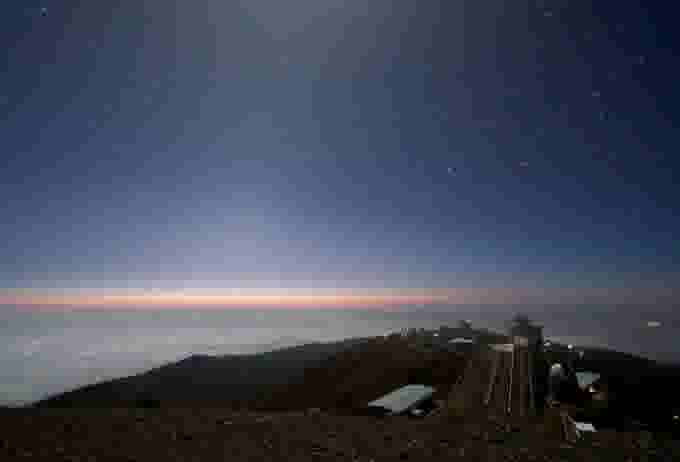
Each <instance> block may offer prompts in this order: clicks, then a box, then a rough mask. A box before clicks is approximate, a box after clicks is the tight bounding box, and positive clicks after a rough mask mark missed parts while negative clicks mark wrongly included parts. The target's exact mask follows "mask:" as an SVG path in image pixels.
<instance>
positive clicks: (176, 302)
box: [0, 288, 677, 309]
mask: <svg viewBox="0 0 680 462" xmlns="http://www.w3.org/2000/svg"><path fill="white" fill-rule="evenodd" d="M676 296H677V294H676V293H675V291H673V290H671V291H663V290H662V291H658V290H652V291H650V290H645V289H639V290H632V289H625V290H622V289H604V288H600V289H592V288H591V289H537V288H534V289H527V288H523V289H522V288H455V289H454V288H451V289H420V290H401V289H386V290H374V291H357V290H354V291H352V290H344V291H330V290H329V291H319V290H307V291H304V290H300V291H284V290H259V291H257V292H255V291H252V292H250V293H247V292H244V291H236V290H234V291H215V290H204V291H193V292H144V291H136V292H118V293H115V292H112V291H97V292H93V291H90V292H87V293H83V292H82V291H73V292H71V293H68V292H63V293H49V292H45V293H35V292H34V291H30V290H23V291H6V292H5V293H4V294H3V293H2V292H0V306H2V305H16V306H23V307H34V308H40V307H43V308H51V307H53V308H59V307H63V308H108V307H124V308H140V309H143V308H191V307H200V308H224V309H228V308H249V307H255V308H380V307H384V308H391V307H398V306H405V305H433V304H447V305H459V304H510V303H512V304H518V303H544V304H552V303H574V304H583V303H640V302H650V301H653V300H658V299H659V297H661V298H667V297H670V298H671V299H674V298H676Z"/></svg>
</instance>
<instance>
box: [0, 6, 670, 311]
mask: <svg viewBox="0 0 680 462" xmlns="http://www.w3.org/2000/svg"><path fill="white" fill-rule="evenodd" d="M659 3H661V2H642V1H628V0H622V1H620V2H616V5H613V4H612V3H611V2H609V1H603V0H595V1H593V2H567V1H566V0H552V1H551V0H544V1H541V2H537V1H525V0H513V1H508V0H504V1H500V0H484V1H467V0H461V1H438V0H433V1H427V2H392V1H386V0H375V1H371V2H366V1H363V0H361V1H360V0H288V1H286V2H282V1H275V0H227V1H224V0H193V1H191V2H187V1H168V0H135V1H128V0H124V1H120V2H84V1H75V0H63V1H57V0H51V1H44V2H38V1H29V0H26V1H10V2H8V4H6V5H3V12H2V15H0V43H2V47H1V50H2V51H1V52H0V56H1V57H2V59H1V60H0V116H1V119H0V139H1V140H2V149H1V151H0V156H1V157H0V162H1V167H2V168H0V197H2V201H0V207H1V209H0V210H1V213H0V241H1V242H2V245H0V303H10V304H11V303H17V302H18V301H22V300H23V301H24V302H27V303H47V301H48V299H49V297H50V296H54V294H59V296H63V297H66V296H68V297H71V298H69V303H75V304H77V300H76V299H74V298H73V297H76V298H77V297H85V295H83V294H87V297H93V296H95V297H97V296H112V294H113V295H115V296H118V297H120V296H123V297H126V296H127V294H132V293H134V294H135V297H137V298H134V297H133V298H132V299H130V300H132V301H134V302H135V303H140V304H143V303H144V300H143V299H140V298H139V297H142V298H143V297H144V296H145V294H149V293H156V294H175V295H176V296H177V297H182V295H181V294H186V293H189V292H190V293H192V294H194V295H192V296H194V297H203V296H216V295H215V294H230V295H229V296H233V297H237V298H235V299H234V300H236V301H239V302H242V301H243V300H242V299H238V296H243V294H247V296H249V297H264V296H266V297H279V296H280V295H281V294H284V293H285V294H290V293H294V294H295V296H296V297H312V296H313V294H317V293H320V292H323V293H324V294H325V295H324V297H326V296H328V295H327V294H328V293H331V294H332V293H335V292H333V291H336V292H337V291H342V293H343V294H344V295H343V297H349V296H351V297H359V298H358V300H359V301H361V300H364V299H361V297H367V296H370V297H377V298H371V302H370V303H371V304H373V303H376V304H380V303H381V302H380V300H381V299H380V297H384V299H383V301H385V300H386V301H392V302H394V301H395V300H397V299H398V297H404V299H403V300H405V301H408V302H409V303H410V302H412V301H414V300H417V301H419V302H420V301H422V300H427V299H428V297H429V296H430V295H431V300H436V301H437V302H441V301H442V298H441V297H442V296H443V297H444V299H445V300H449V301H455V290H453V289H465V291H466V292H465V294H467V295H466V297H464V298H465V300H466V301H467V302H469V301H470V300H474V299H475V297H474V296H472V295H470V294H474V293H477V294H478V295H480V297H481V298H484V297H487V299H488V300H494V301H496V302H498V301H502V300H504V299H505V297H509V294H510V293H519V292H521V291H524V292H522V293H527V291H533V292H531V293H532V294H535V293H536V291H539V292H540V293H541V294H542V295H541V297H542V300H543V301H546V300H547V301H549V300H550V299H551V297H553V298H554V297H558V296H559V295H555V294H564V293H565V292H564V291H569V293H574V291H578V290H582V291H584V292H583V293H590V292H588V291H596V293H597V294H598V295H597V297H599V299H601V300H604V302H606V299H607V297H606V294H612V296H613V297H614V298H616V297H619V298H620V295H621V293H623V292H621V291H622V290H623V291H630V290H637V289H640V291H641V292H640V293H642V294H650V293H653V292H654V291H655V290H660V291H662V292H664V293H667V292H668V291H674V290H675V289H676V288H677V287H678V282H680V277H679V276H678V275H679V274H680V272H679V270H680V244H678V241H677V240H676V239H674V236H675V235H677V234H678V231H679V230H680V206H679V205H678V199H677V198H678V197H680V194H678V187H677V186H676V185H677V184H678V183H679V182H680V178H679V176H678V172H679V169H680V160H678V156H677V130H674V128H676V127H677V126H678V124H679V123H680V90H679V87H678V85H677V82H678V81H680V62H679V61H678V60H677V59H675V57H674V55H675V54H676V53H675V50H676V49H677V45H678V44H679V42H680V40H679V39H680V36H679V34H678V32H677V23H676V20H675V19H676V18H677V13H678V11H674V10H673V8H672V7H671V6H668V5H666V4H665V2H664V5H661V4H659ZM43 8H44V10H43ZM513 290H514V291H516V292H512V291H513ZM329 291H330V292H329ZM433 291H434V292H433ZM475 291H476V292H475ZM494 291H495V292H494ZM518 291H519V292H518ZM551 291H552V292H551ZM617 291H619V292H617ZM603 293H604V294H605V296H604V297H603V295H602V294H603ZM617 293H618V295H616V294H617ZM625 293H629V292H625ZM177 294H180V295H177ZM310 294H311V295H310ZM357 294H361V295H357ZM376 294H377V295H376ZM386 294H387V295H386ZM428 294H429V295H428ZM432 294H434V295H432ZM442 294H444V295H442ZM490 294H491V295H490ZM551 294H552V295H551ZM163 296H164V297H165V296H166V295H163ZM167 296H171V295H167ZM22 297H23V298H22ZM343 297H339V298H338V299H337V300H338V301H339V302H342V303H345V302H347V299H346V298H343ZM395 297H396V298H395ZM481 298H480V299H481ZM624 298H625V297H624ZM638 298H639V297H638ZM88 300H90V302H92V300H91V298H88ZM161 300H163V302H164V303H165V302H167V299H164V298H162V297H161ZM197 300H198V299H193V300H190V301H194V302H195V301H197ZM257 300H260V301H261V300H262V299H260V298H258V299H257ZM267 300H269V299H267ZM305 300H306V301H305V303H310V304H313V303H314V301H313V300H312V299H305ZM399 300H401V299H399ZM81 301H83V300H81ZM118 301H120V300H118ZM232 301H233V300H232ZM93 303H94V302H93ZM263 303H264V304H267V303H268V302H267V301H266V300H265V301H264V302H263Z"/></svg>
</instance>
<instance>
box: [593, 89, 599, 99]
mask: <svg viewBox="0 0 680 462" xmlns="http://www.w3.org/2000/svg"><path fill="white" fill-rule="evenodd" d="M593 97H594V98H599V97H600V92H599V91H597V90H595V91H593Z"/></svg>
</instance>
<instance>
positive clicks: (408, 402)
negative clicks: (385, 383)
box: [368, 385, 435, 415]
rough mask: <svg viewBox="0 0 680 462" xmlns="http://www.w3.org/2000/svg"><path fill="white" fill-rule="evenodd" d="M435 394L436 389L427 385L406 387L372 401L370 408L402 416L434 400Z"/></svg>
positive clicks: (369, 404)
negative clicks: (429, 400) (431, 399)
mask: <svg viewBox="0 0 680 462" xmlns="http://www.w3.org/2000/svg"><path fill="white" fill-rule="evenodd" d="M434 392H435V389H434V388H432V387H428V386H425V385H406V386H404V387H401V388H398V389H396V390H394V391H392V392H390V393H388V394H386V395H385V396H382V397H380V398H378V399H376V400H374V401H371V402H370V403H368V407H369V408H380V409H384V410H385V411H387V413H388V414H390V415H394V414H401V413H404V412H406V411H409V410H411V409H414V408H416V407H417V406H418V405H419V404H421V403H423V402H425V401H427V400H428V399H430V398H432V395H434Z"/></svg>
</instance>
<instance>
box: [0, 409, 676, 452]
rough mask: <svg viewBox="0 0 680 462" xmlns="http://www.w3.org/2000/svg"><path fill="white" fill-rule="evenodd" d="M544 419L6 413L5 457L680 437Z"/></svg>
mask: <svg viewBox="0 0 680 462" xmlns="http://www.w3.org/2000/svg"><path fill="white" fill-rule="evenodd" d="M542 428H543V427H541V426H539V425H537V426H532V425H531V424H530V423H527V424H524V425H522V426H517V427H513V426H512V425H507V424H501V423H500V422H494V421H491V420H485V421H483V422H482V421H480V422H472V421H469V420H467V421H462V420H458V419H455V418H453V417H445V416H443V415H440V416H430V417H427V418H425V419H422V420H412V419H407V418H400V417H398V418H386V419H376V418H371V417H362V416H340V415H332V414H326V413H323V412H319V411H316V412H285V413H266V414H265V413H253V412H243V413H241V412H235V411H232V410H228V409H206V408H203V409H194V408H185V409H181V408H177V409H148V410H145V409H122V408H121V409H106V410H104V409H102V410H97V409H90V410H76V409H70V410H69V409H21V410H9V411H2V412H0V429H1V430H2V432H1V434H0V461H13V460H45V461H48V460H49V461H155V460H159V461H160V460H164V461H173V460H177V461H232V460H244V461H273V460H282V461H284V460H285V461H315V460H318V461H322V460H329V461H365V462H369V461H374V462H378V461H452V460H461V461H517V462H519V461H533V462H537V461H554V462H567V461H579V462H584V461H612V462H613V461H616V462H622V461H623V462H626V461H669V462H670V461H674V460H680V444H679V443H678V442H677V441H676V442H673V441H671V440H668V439H662V438H660V437H658V436H654V435H652V434H649V433H627V432H607V431H604V432H599V433H598V434H597V435H595V436H593V437H591V438H583V439H582V440H580V441H578V442H577V443H575V444H573V445H572V444H567V443H565V442H564V441H562V440H560V439H559V438H557V437H555V436H554V435H551V434H548V433H546V432H545V431H544V430H542Z"/></svg>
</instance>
